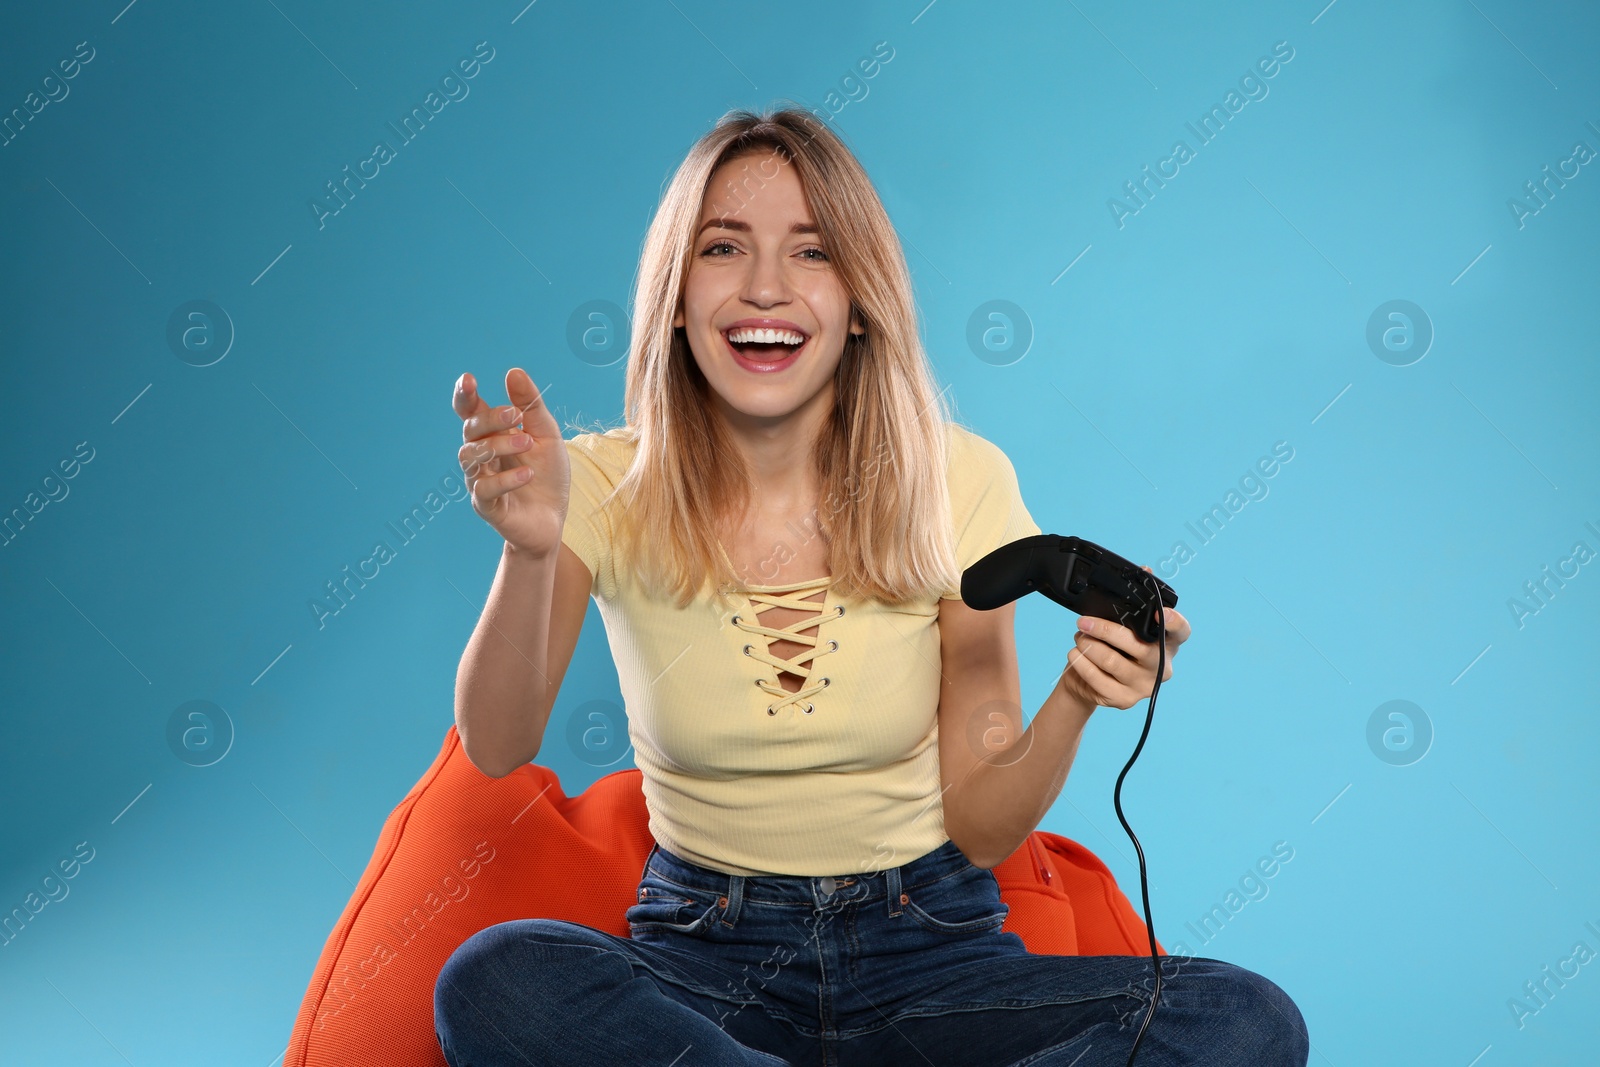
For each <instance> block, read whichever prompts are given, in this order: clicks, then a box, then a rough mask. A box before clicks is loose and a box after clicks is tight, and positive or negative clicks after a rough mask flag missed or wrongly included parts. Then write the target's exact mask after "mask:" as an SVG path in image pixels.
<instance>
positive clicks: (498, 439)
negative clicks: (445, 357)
mask: <svg viewBox="0 0 1600 1067" xmlns="http://www.w3.org/2000/svg"><path fill="white" fill-rule="evenodd" d="M506 395H507V396H508V397H510V398H511V403H510V404H509V405H504V406H499V407H491V406H490V405H488V404H487V403H485V402H484V399H483V397H482V396H481V395H480V394H479V393H478V383H477V380H476V379H474V378H473V376H472V374H471V373H470V372H469V373H466V374H463V375H462V376H461V377H460V378H458V379H457V380H456V389H455V396H454V398H453V400H452V403H453V405H454V407H455V410H456V414H457V415H460V416H461V420H462V422H461V438H462V441H463V442H464V443H463V444H462V446H461V450H460V452H459V453H458V458H459V459H460V462H461V472H462V473H463V474H464V475H466V479H467V488H468V490H469V491H470V492H471V494H472V510H473V511H476V512H477V513H478V514H479V515H481V516H482V517H483V519H484V521H485V522H487V523H488V524H489V525H490V526H493V527H494V529H495V532H496V533H498V534H499V535H500V536H501V537H503V538H505V540H506V544H508V545H510V546H511V547H512V548H515V549H517V550H518V551H519V552H526V553H528V554H529V555H533V556H547V555H550V554H552V553H554V552H555V551H556V550H557V549H558V548H559V547H560V545H561V530H562V527H563V526H564V525H565V524H566V521H567V501H568V498H569V494H570V492H571V486H572V470H571V465H570V463H569V461H568V459H567V446H566V443H565V442H564V441H563V440H562V439H561V428H560V427H559V426H557V425H556V420H555V417H554V416H553V415H551V414H550V409H549V408H548V407H546V406H545V403H544V397H543V396H542V395H541V394H540V393H539V391H538V390H537V389H535V388H534V385H533V379H531V378H529V377H528V374H527V372H526V371H524V370H523V369H522V368H521V367H513V368H511V369H510V370H509V371H507V372H506ZM519 424H520V425H521V427H522V428H521V429H520V430H519V429H518V426H519Z"/></svg>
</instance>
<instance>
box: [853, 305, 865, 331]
mask: <svg viewBox="0 0 1600 1067" xmlns="http://www.w3.org/2000/svg"><path fill="white" fill-rule="evenodd" d="M850 332H851V333H853V334H855V335H856V336H857V337H864V336H866V333H867V328H866V327H865V326H863V325H862V324H861V314H860V312H858V311H857V310H856V306H855V305H854V304H851V305H850Z"/></svg>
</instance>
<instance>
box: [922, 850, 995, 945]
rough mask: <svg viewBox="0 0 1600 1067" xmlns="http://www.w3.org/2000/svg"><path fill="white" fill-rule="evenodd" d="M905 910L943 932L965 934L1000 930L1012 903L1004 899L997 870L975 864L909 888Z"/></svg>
mask: <svg viewBox="0 0 1600 1067" xmlns="http://www.w3.org/2000/svg"><path fill="white" fill-rule="evenodd" d="M904 892H905V894H906V902H905V913H906V914H907V915H909V916H910V917H911V919H912V921H914V922H916V923H917V924H918V925H919V926H922V927H924V928H925V929H928V930H932V931H933V932H935V933H939V934H950V935H952V936H965V935H969V934H987V933H993V932H994V931H996V930H998V929H1000V927H1001V926H1002V925H1003V924H1004V923H1005V921H1006V916H1007V915H1009V914H1011V907H1010V905H1008V904H1006V903H1005V901H1003V900H1001V899H1000V884H999V883H998V882H997V881H995V877H994V873H993V872H992V871H989V870H986V869H985V868H982V867H975V866H973V865H971V864H968V865H967V866H965V867H963V868H962V869H961V870H959V871H957V872H956V873H955V874H951V875H946V876H945V877H943V878H941V879H939V880H938V881H935V882H930V883H928V884H927V885H921V886H916V887H909V886H908V887H906V888H905V889H904Z"/></svg>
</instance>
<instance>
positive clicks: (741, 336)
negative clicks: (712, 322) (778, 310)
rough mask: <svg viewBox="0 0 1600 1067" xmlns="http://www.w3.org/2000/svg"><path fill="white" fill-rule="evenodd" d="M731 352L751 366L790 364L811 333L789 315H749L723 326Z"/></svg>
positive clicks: (723, 336) (745, 365)
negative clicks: (787, 316)
mask: <svg viewBox="0 0 1600 1067" xmlns="http://www.w3.org/2000/svg"><path fill="white" fill-rule="evenodd" d="M721 333H722V341H723V344H725V345H726V346H727V348H728V351H729V353H730V354H732V355H733V357H734V358H735V359H736V360H737V361H738V362H739V363H740V364H741V365H742V366H744V367H746V368H748V369H750V370H773V369H777V368H779V367H782V366H787V365H788V364H789V363H790V362H792V361H793V358H794V357H795V356H796V355H798V354H799V353H800V351H801V350H802V349H804V348H805V346H806V344H807V343H809V342H810V340H811V335H810V334H808V333H807V332H806V331H804V330H802V329H800V327H798V326H796V325H795V324H794V323H792V322H790V321H788V320H787V319H768V318H749V319H740V320H739V321H738V322H733V323H729V324H728V325H727V326H724V327H723V328H722V330H721Z"/></svg>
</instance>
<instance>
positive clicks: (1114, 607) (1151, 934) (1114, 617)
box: [961, 534, 1178, 1067]
mask: <svg viewBox="0 0 1600 1067" xmlns="http://www.w3.org/2000/svg"><path fill="white" fill-rule="evenodd" d="M1036 590H1037V591H1038V592H1040V593H1043V594H1044V595H1045V596H1047V597H1049V598H1050V599H1051V600H1054V601H1055V602H1056V603H1057V604H1060V605H1061V606H1062V607H1064V608H1066V609H1067V610H1068V611H1074V612H1077V613H1078V614H1079V615H1093V616H1094V617H1095V618H1099V619H1109V620H1111V621H1112V622H1119V623H1121V624H1122V625H1124V626H1126V627H1127V628H1128V629H1130V630H1132V631H1133V632H1134V634H1135V635H1136V636H1138V637H1139V639H1140V640H1142V641H1146V642H1148V643H1151V644H1155V643H1156V642H1157V641H1159V640H1160V638H1161V636H1162V631H1163V630H1164V629H1165V623H1166V609H1167V608H1175V607H1177V606H1178V594H1177V593H1175V592H1174V591H1173V589H1172V587H1171V586H1170V585H1168V584H1167V583H1166V582H1163V581H1162V580H1161V579H1160V578H1157V577H1156V576H1155V575H1154V574H1151V573H1150V572H1149V571H1147V570H1145V569H1144V568H1142V567H1137V566H1135V565H1134V564H1132V563H1130V562H1128V561H1127V560H1125V559H1123V558H1122V557H1121V556H1119V555H1117V554H1116V553H1115V552H1108V551H1106V550H1105V549H1103V548H1101V547H1100V546H1099V545H1097V544H1095V543H1094V542H1092V541H1085V540H1084V539H1083V538H1081V537H1062V536H1061V535H1060V534H1035V535H1034V536H1032V537H1024V538H1021V539H1020V540H1017V541H1013V542H1011V543H1010V544H1009V545H1001V546H1000V547H999V548H997V549H995V550H994V551H993V552H991V553H989V554H988V555H987V556H984V557H983V558H982V559H980V560H979V561H978V562H976V563H974V564H973V565H972V566H970V567H968V568H967V569H966V570H965V571H963V572H962V574H961V599H962V600H963V601H965V602H966V603H967V605H968V606H969V607H972V608H976V609H977V610H979V611H992V610H993V609H995V608H998V607H1002V606H1004V605H1006V604H1009V603H1011V602H1012V601H1013V600H1016V599H1018V598H1019V597H1023V596H1026V595H1027V594H1029V593H1032V592H1034V591H1036ZM1158 597H1159V599H1157V598H1158ZM1157 647H1158V648H1159V653H1158V659H1157V661H1156V674H1155V684H1154V686H1153V687H1152V688H1151V690H1150V706H1149V708H1148V709H1147V710H1146V711H1145V714H1144V730H1143V732H1141V733H1140V734H1139V743H1138V744H1137V745H1135V746H1134V747H1133V755H1131V756H1129V757H1128V762H1127V763H1125V764H1123V766H1122V773H1121V774H1119V775H1117V784H1116V787H1115V788H1114V789H1112V791H1111V802H1112V805H1113V806H1114V807H1115V808H1116V809H1117V821H1118V822H1120V823H1122V828H1123V830H1125V831H1127V834H1128V839H1129V840H1130V841H1132V842H1133V850H1134V851H1135V852H1136V853H1138V854H1139V896H1140V898H1141V900H1142V902H1143V904H1144V928H1145V935H1146V936H1147V937H1148V938H1149V940H1150V966H1151V969H1152V970H1153V971H1154V972H1155V989H1154V990H1153V991H1152V992H1151V994H1150V1007H1149V1009H1148V1010H1147V1011H1146V1012H1145V1015H1144V1022H1142V1023H1140V1024H1139V1031H1138V1033H1136V1034H1135V1035H1134V1037H1133V1047H1132V1048H1131V1049H1129V1050H1128V1067H1133V1060H1134V1057H1135V1056H1137V1055H1138V1054H1139V1043H1140V1042H1141V1041H1143V1040H1144V1035H1145V1031H1146V1030H1148V1029H1149V1027H1150V1021H1151V1020H1152V1019H1154V1018H1155V1014H1156V1005H1157V1004H1158V1003H1160V1002H1161V963H1160V959H1159V953H1158V952H1157V946H1156V928H1155V923H1154V922H1152V921H1151V919H1150V876H1149V872H1148V871H1147V870H1146V869H1145V862H1144V849H1143V848H1142V847H1141V846H1140V844H1139V838H1138V835H1136V834H1135V833H1134V832H1133V827H1132V826H1129V825H1128V820H1127V817H1126V816H1124V815H1123V813H1122V780H1123V779H1124V778H1126V777H1127V776H1128V771H1129V769H1130V768H1132V767H1133V762H1134V760H1136V759H1138V758H1139V753H1140V752H1142V751H1144V742H1145V738H1147V737H1149V736H1150V723H1151V722H1152V721H1153V720H1154V719H1155V714H1156V694H1157V693H1159V692H1160V691H1161V675H1162V673H1163V671H1164V670H1165V668H1166V663H1167V649H1166V644H1165V643H1164V642H1163V643H1161V644H1160V645H1158V646H1157ZM1063 674H1065V672H1063Z"/></svg>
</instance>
